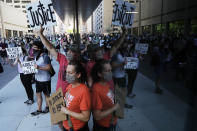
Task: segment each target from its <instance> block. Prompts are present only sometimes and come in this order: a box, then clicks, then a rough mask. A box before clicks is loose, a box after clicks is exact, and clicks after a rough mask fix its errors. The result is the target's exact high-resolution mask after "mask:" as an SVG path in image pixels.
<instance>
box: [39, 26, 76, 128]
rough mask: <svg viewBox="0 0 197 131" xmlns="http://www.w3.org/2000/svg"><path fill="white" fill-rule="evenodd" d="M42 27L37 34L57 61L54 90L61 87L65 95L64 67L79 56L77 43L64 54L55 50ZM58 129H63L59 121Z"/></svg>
mask: <svg viewBox="0 0 197 131" xmlns="http://www.w3.org/2000/svg"><path fill="white" fill-rule="evenodd" d="M43 31H44V29H43V28H42V27H41V29H40V31H39V36H40V39H41V41H42V43H43V44H44V46H45V47H46V48H47V50H48V51H49V52H50V54H51V55H52V56H53V57H54V58H55V59H56V60H57V62H58V63H59V72H58V80H57V85H56V90H58V89H59V88H62V92H63V96H65V93H66V88H67V87H68V85H69V83H68V82H67V81H66V68H67V65H68V63H69V62H70V61H72V60H78V59H79V56H80V48H79V46H78V45H77V44H72V45H70V47H69V49H68V51H67V53H66V56H65V55H63V54H61V53H59V52H57V51H56V49H55V48H54V47H53V45H52V44H51V43H50V42H49V41H48V40H47V38H46V37H45V36H44V35H43ZM59 127H60V129H62V130H63V126H62V123H59Z"/></svg>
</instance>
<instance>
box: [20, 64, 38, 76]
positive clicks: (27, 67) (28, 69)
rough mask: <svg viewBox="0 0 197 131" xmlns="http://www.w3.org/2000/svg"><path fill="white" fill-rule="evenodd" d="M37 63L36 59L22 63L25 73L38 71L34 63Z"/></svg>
mask: <svg viewBox="0 0 197 131" xmlns="http://www.w3.org/2000/svg"><path fill="white" fill-rule="evenodd" d="M35 64H36V62H35V61H28V62H23V63H22V70H23V73H24V74H33V73H37V72H38V70H37V69H35V67H34V65H35Z"/></svg>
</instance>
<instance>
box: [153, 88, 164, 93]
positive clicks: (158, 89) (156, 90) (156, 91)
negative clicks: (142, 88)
mask: <svg viewBox="0 0 197 131" xmlns="http://www.w3.org/2000/svg"><path fill="white" fill-rule="evenodd" d="M155 93H156V94H160V95H161V94H163V90H162V89H160V88H156V89H155Z"/></svg>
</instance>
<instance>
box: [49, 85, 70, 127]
mask: <svg viewBox="0 0 197 131" xmlns="http://www.w3.org/2000/svg"><path fill="white" fill-rule="evenodd" d="M47 102H48V103H49V111H50V115H51V123H52V124H57V123H59V122H61V121H64V120H67V116H66V114H63V113H61V105H65V102H64V99H63V93H62V88H59V89H58V90H57V91H56V93H54V94H52V95H51V96H50V98H48V99H47Z"/></svg>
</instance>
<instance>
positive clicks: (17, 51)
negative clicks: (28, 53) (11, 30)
mask: <svg viewBox="0 0 197 131" xmlns="http://www.w3.org/2000/svg"><path fill="white" fill-rule="evenodd" d="M6 52H7V55H8V58H9V59H16V58H17V57H21V56H22V55H23V52H22V49H21V47H12V48H6Z"/></svg>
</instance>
